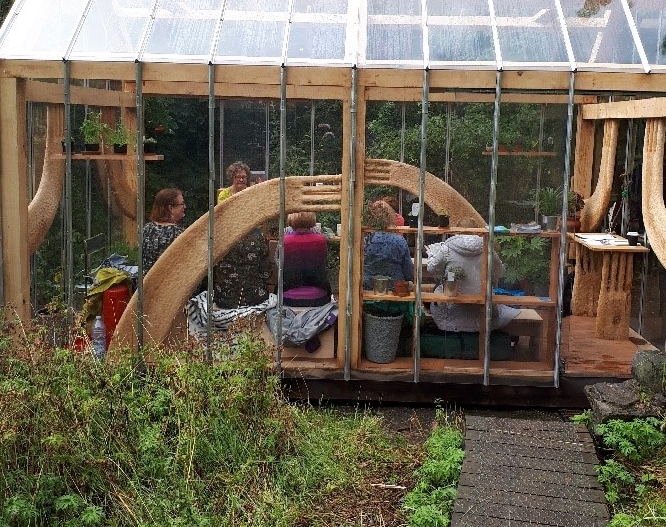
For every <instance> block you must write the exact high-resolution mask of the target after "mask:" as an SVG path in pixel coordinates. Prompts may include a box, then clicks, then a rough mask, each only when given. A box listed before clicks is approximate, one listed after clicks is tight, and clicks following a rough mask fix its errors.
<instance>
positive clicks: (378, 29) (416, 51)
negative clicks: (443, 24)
mask: <svg viewBox="0 0 666 527" xmlns="http://www.w3.org/2000/svg"><path fill="white" fill-rule="evenodd" d="M367 58H368V60H394V61H398V60H423V35H422V33H421V26H420V25H419V26H417V25H410V26H407V25H392V24H373V25H369V26H368V49H367Z"/></svg>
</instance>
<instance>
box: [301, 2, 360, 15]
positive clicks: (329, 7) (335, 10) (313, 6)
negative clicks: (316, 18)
mask: <svg viewBox="0 0 666 527" xmlns="http://www.w3.org/2000/svg"><path fill="white" fill-rule="evenodd" d="M349 4H354V2H348V1H347V0H294V13H329V14H346V13H347V9H348V5H349Z"/></svg>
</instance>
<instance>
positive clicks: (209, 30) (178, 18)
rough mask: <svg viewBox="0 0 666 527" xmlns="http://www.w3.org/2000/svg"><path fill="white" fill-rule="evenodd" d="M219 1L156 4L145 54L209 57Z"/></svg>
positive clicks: (172, 0)
mask: <svg viewBox="0 0 666 527" xmlns="http://www.w3.org/2000/svg"><path fill="white" fill-rule="evenodd" d="M222 2H223V0H198V1H196V2H194V3H192V2H190V3H188V5H187V6H185V5H184V4H183V3H182V2H179V1H177V0H163V1H162V2H160V8H159V9H158V11H157V13H156V17H155V21H154V23H153V27H152V30H151V34H150V37H149V39H148V43H147V45H146V53H159V54H178V55H209V54H210V46H211V41H212V39H213V33H214V31H215V28H216V27H217V23H218V21H219V18H220V15H221V8H222Z"/></svg>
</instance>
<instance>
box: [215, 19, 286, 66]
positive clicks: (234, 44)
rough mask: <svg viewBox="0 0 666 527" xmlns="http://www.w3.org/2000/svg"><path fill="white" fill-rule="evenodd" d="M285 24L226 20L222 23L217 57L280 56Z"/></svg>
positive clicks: (264, 21)
mask: <svg viewBox="0 0 666 527" xmlns="http://www.w3.org/2000/svg"><path fill="white" fill-rule="evenodd" d="M285 25H286V23H285V22H282V21H277V22H271V21H266V20H227V21H224V22H223V23H222V31H221V35H220V42H219V44H218V52H217V55H218V56H225V57H275V58H280V57H281V56H282V41H283V39H284V30H285Z"/></svg>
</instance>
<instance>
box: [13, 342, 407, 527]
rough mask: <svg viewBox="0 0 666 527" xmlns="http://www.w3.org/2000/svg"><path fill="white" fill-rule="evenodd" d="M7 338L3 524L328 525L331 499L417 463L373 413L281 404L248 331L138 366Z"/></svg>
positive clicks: (276, 385)
mask: <svg viewBox="0 0 666 527" xmlns="http://www.w3.org/2000/svg"><path fill="white" fill-rule="evenodd" d="M3 335H5V336H4V337H0V350H1V353H0V457H1V458H2V459H3V463H2V465H0V526H2V527H5V526H12V527H13V526H46V525H48V526H51V525H52V526H68V527H78V526H96V525H105V526H106V525H111V526H119V527H120V526H130V525H131V526H154V525H160V526H162V525H164V526H180V525H183V526H216V527H217V526H239V525H243V526H277V527H279V526H296V525H326V523H322V522H321V521H320V520H318V519H317V518H318V515H317V514H318V513H317V511H322V510H325V509H326V505H327V501H328V500H330V499H333V498H336V499H337V498H339V496H349V497H350V499H353V496H354V495H355V493H356V492H357V491H358V489H361V488H364V487H366V486H367V478H368V477H369V476H371V475H374V474H377V473H379V472H381V474H382V476H381V477H382V478H384V477H386V474H390V473H391V472H392V471H393V469H394V468H396V469H400V467H404V465H405V464H406V463H407V464H409V463H412V462H413V456H412V453H411V452H410V451H409V449H408V448H407V447H406V445H404V443H401V442H400V441H397V440H396V438H394V437H392V436H391V435H390V434H388V433H387V432H386V431H385V430H384V429H383V428H382V426H381V420H380V419H379V418H377V417H373V416H371V415H370V414H366V413H363V412H359V413H357V414H354V415H348V416H343V415H340V414H339V413H337V412H334V411H333V410H320V409H316V408H313V407H311V406H307V405H295V404H290V403H289V402H288V401H286V400H285V399H284V397H283V395H282V392H281V388H280V382H279V379H278V377H277V376H276V375H275V374H274V371H273V368H272V366H271V365H270V364H269V363H268V360H267V358H266V353H265V350H264V348H263V346H264V345H263V343H262V341H258V340H255V339H254V338H253V337H252V335H250V334H246V335H245V336H243V337H241V338H240V339H239V340H238V345H237V347H236V349H235V350H234V356H233V358H230V357H227V359H228V360H224V361H220V362H218V363H215V364H208V363H206V362H204V361H202V360H200V358H199V357H201V356H202V355H203V350H196V349H195V350H187V351H186V350H183V351H180V352H177V353H174V352H173V351H172V352H169V353H167V352H164V351H162V350H151V357H153V360H154V364H152V365H151V367H149V368H148V370H147V372H146V373H145V374H143V375H139V374H137V370H136V369H135V367H134V366H135V365H134V363H133V362H132V360H131V359H130V358H127V359H121V360H119V361H118V362H113V363H109V362H107V363H98V362H95V361H94V360H93V359H92V356H91V355H90V354H75V353H72V352H70V351H69V350H64V349H55V350H53V349H48V348H46V347H45V346H44V345H43V342H44V338H43V332H42V333H41V334H40V333H39V332H38V333H35V334H32V335H31V336H30V337H26V338H25V339H22V340H21V342H20V343H19V344H18V345H15V344H13V342H14V341H12V340H11V339H10V338H9V336H7V335H9V332H6V333H3ZM410 467H411V468H410V469H409V471H411V470H412V469H413V466H412V465H410ZM400 470H401V469H400ZM403 472H404V470H403ZM334 524H336V525H347V524H349V525H351V524H352V523H344V522H343V521H340V522H338V521H335V522H334Z"/></svg>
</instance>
